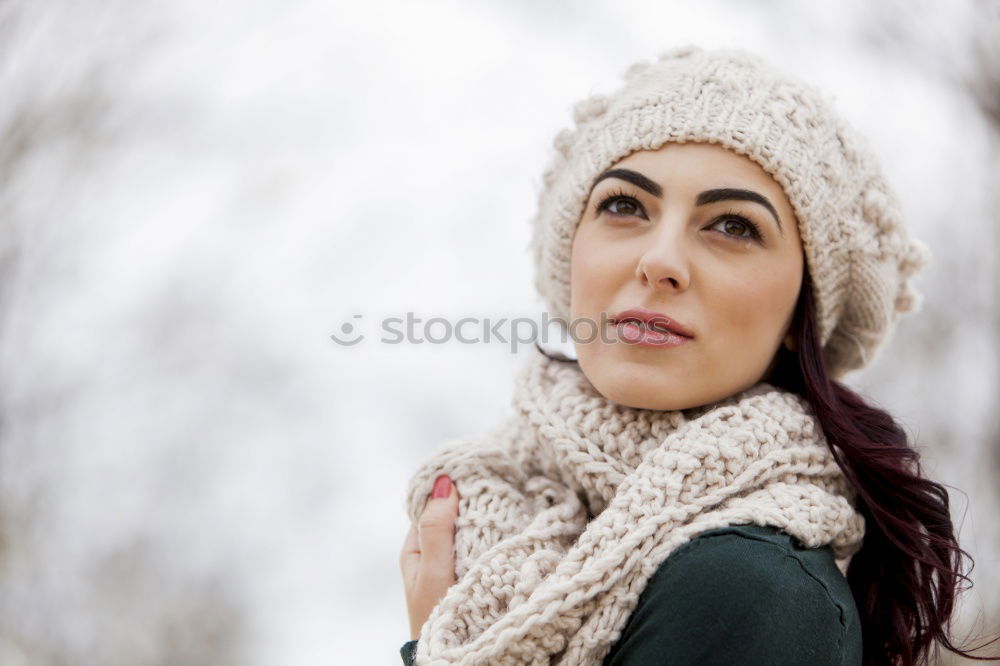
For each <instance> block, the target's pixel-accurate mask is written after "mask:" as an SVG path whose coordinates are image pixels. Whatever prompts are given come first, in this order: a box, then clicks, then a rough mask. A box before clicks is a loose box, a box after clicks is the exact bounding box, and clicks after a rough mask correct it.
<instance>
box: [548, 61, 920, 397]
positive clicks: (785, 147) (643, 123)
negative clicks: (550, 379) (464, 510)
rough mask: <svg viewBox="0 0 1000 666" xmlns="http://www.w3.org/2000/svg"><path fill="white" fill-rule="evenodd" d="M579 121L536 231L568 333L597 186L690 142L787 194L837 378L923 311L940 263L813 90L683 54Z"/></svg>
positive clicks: (631, 73) (593, 103) (556, 311)
mask: <svg viewBox="0 0 1000 666" xmlns="http://www.w3.org/2000/svg"><path fill="white" fill-rule="evenodd" d="M573 111H574V113H573V115H574V120H575V128H574V129H572V130H570V129H565V130H562V131H561V132H559V134H558V135H557V136H556V138H555V141H554V146H555V148H556V154H555V157H554V159H553V161H552V163H551V164H550V165H549V167H548V169H547V170H546V171H545V174H544V177H543V182H544V187H543V189H542V192H541V194H540V196H539V205H538V212H537V214H536V216H535V219H534V222H533V224H534V235H533V239H532V252H533V254H534V259H535V266H536V275H535V286H536V288H537V289H538V291H539V293H540V294H541V296H542V298H543V300H544V301H545V304H546V306H547V307H548V309H549V311H550V313H551V314H552V316H553V317H557V318H564V319H565V320H567V321H568V320H569V313H570V307H569V302H570V253H571V249H572V243H573V236H574V233H575V232H576V225H577V223H578V222H579V220H580V217H581V215H582V214H583V210H584V207H585V206H586V202H587V196H588V193H589V190H590V187H591V185H592V183H593V181H594V179H595V178H596V177H597V176H598V175H599V174H601V173H602V172H603V171H605V170H607V169H608V168H609V167H611V165H613V164H614V163H615V162H617V161H619V160H621V159H622V158H624V157H626V156H627V155H629V154H630V153H632V152H635V151H638V150H655V149H657V148H659V147H661V146H662V145H663V144H664V143H667V142H677V143H683V142H686V141H692V142H707V143H716V144H720V145H722V146H723V147H725V148H728V149H729V150H732V151H734V152H736V153H739V154H741V155H745V156H747V157H748V158H750V159H751V160H753V161H754V162H756V163H757V164H759V165H760V166H761V167H762V168H763V169H764V170H765V171H766V172H768V173H769V174H771V176H772V177H773V178H774V180H775V181H776V182H777V183H778V184H779V185H781V187H782V188H783V189H784V191H785V194H786V196H787V197H788V199H789V201H790V202H791V204H792V207H793V209H794V211H795V215H796V217H797V218H798V224H799V234H800V236H801V238H802V244H803V248H804V250H805V257H806V262H807V265H808V268H809V272H810V275H811V276H812V282H813V290H814V296H815V302H816V308H817V315H818V326H819V332H820V344H821V345H822V346H823V354H824V357H825V359H826V362H827V369H828V371H829V373H830V376H831V377H833V378H834V379H838V378H840V377H842V376H843V375H844V374H845V373H847V372H848V371H850V370H854V369H857V368H861V367H863V366H865V365H866V364H868V363H869V362H870V361H871V360H872V359H873V358H874V356H875V353H876V351H877V350H878V348H879V346H880V345H881V344H882V342H883V341H884V340H885V338H886V337H887V336H888V335H889V333H890V332H891V330H892V328H893V325H894V324H895V322H896V320H897V318H898V316H899V315H900V314H902V313H904V312H916V311H918V310H919V309H920V306H921V303H922V300H923V299H922V295H921V294H920V293H919V292H918V291H917V290H915V289H914V287H913V285H912V284H911V283H910V281H909V278H910V277H911V276H912V275H913V274H914V273H916V272H917V271H918V270H919V269H920V268H922V267H923V266H924V265H926V264H927V263H928V261H929V260H930V258H931V255H930V252H929V250H928V249H927V247H926V246H925V245H924V244H923V243H922V242H920V241H919V240H916V239H910V238H909V236H908V234H907V232H906V228H905V227H904V225H903V220H902V216H901V213H900V206H899V202H898V200H897V198H896V195H895V194H894V193H893V191H892V190H891V188H890V187H889V185H888V183H887V182H886V180H885V176H884V175H883V173H882V171H881V168H880V166H879V164H878V162H877V160H876V158H875V157H874V155H873V154H872V152H871V150H870V149H869V147H868V145H867V143H866V142H865V141H864V139H863V138H862V137H861V136H859V135H857V134H856V133H855V132H854V131H853V130H852V129H851V128H850V127H848V126H847V125H846V124H845V123H844V121H843V120H842V119H841V118H840V117H839V116H838V115H837V114H836V113H835V112H834V110H833V109H832V104H831V103H830V102H827V101H825V100H824V98H823V96H822V94H821V93H820V92H819V91H818V90H816V89H815V88H813V87H811V86H809V85H806V84H804V83H802V82H800V81H798V80H796V79H793V78H790V77H789V76H787V75H785V74H782V73H780V72H778V71H776V70H774V69H772V68H771V67H769V66H768V65H767V64H765V63H764V62H763V61H762V60H761V59H760V58H759V57H757V56H755V55H752V54H750V53H747V52H744V51H740V50H715V51H707V50H704V49H702V48H699V47H696V46H686V47H682V48H676V49H671V50H668V51H666V52H664V53H663V54H661V55H660V56H659V58H658V60H656V61H655V62H639V63H636V64H634V65H632V66H631V67H629V69H628V71H626V73H625V84H624V86H623V87H622V88H620V89H619V90H618V91H617V92H615V93H614V94H613V95H610V96H608V95H601V94H597V95H593V96H591V97H589V98H588V99H586V100H584V101H582V102H580V103H578V104H577V105H576V106H575V107H574V109H573Z"/></svg>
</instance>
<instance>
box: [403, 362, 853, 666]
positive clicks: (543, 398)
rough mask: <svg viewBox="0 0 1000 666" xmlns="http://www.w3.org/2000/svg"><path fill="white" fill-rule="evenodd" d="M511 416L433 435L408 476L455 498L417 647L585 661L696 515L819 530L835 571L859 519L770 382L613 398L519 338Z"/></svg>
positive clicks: (843, 486)
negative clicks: (702, 393)
mask: <svg viewBox="0 0 1000 666" xmlns="http://www.w3.org/2000/svg"><path fill="white" fill-rule="evenodd" d="M513 406H514V410H515V415H514V416H513V417H511V418H509V419H508V420H506V421H505V422H503V423H501V424H500V425H499V426H498V427H495V428H494V429H492V430H491V431H490V432H488V433H487V434H485V435H483V436H482V437H477V438H463V439H458V440H450V441H448V442H445V443H444V444H442V445H441V446H440V447H439V448H438V449H437V451H436V453H435V454H434V455H433V456H432V457H431V459H430V460H429V461H427V462H426V463H425V464H424V465H423V466H422V467H421V468H420V470H419V471H418V472H417V473H416V474H415V475H414V477H413V478H412V479H411V481H410V484H409V488H408V491H407V493H408V494H407V509H408V513H409V516H410V518H411V519H412V520H417V518H418V517H419V515H420V514H421V512H422V511H423V508H424V504H425V502H426V501H427V497H428V494H429V493H430V490H431V486H432V484H433V483H434V479H435V478H436V477H437V475H439V474H443V473H446V474H449V475H450V476H451V478H452V479H453V480H454V482H455V485H456V487H457V489H458V492H459V495H460V497H461V499H460V502H459V516H458V521H457V525H456V532H455V553H456V575H457V577H458V582H457V583H456V584H455V585H453V586H452V587H451V588H450V589H449V590H448V593H447V594H446V595H445V597H444V598H443V599H442V600H441V602H440V603H439V604H438V605H437V606H436V607H435V609H434V611H433V612H432V613H431V615H430V617H429V618H428V620H427V622H426V623H425V624H424V626H423V629H422V631H421V633H420V637H419V642H418V643H417V653H416V662H417V664H420V665H421V666H423V665H432V664H434V665H437V664H562V665H576V664H599V663H600V662H601V660H602V659H603V658H604V655H605V654H607V652H608V651H609V650H610V648H611V646H612V645H613V644H614V642H615V641H616V640H617V638H618V637H619V635H620V634H621V630H622V629H623V627H624V625H625V622H626V621H627V620H628V617H629V615H630V613H631V611H632V610H633V608H635V605H636V602H637V601H638V596H639V594H640V593H641V592H642V590H643V588H644V587H645V585H646V582H647V581H648V580H649V577H650V576H651V575H652V574H653V572H654V571H655V570H656V568H657V566H658V565H659V564H660V563H661V562H662V561H663V560H664V559H665V558H666V557H667V556H668V555H669V554H670V553H671V552H672V551H673V550H674V549H675V548H677V547H678V546H680V545H681V544H683V543H685V542H687V541H689V540H690V539H691V538H693V537H694V536H696V535H697V534H699V533H701V532H705V531H706V530H710V529H714V528H718V527H723V526H725V525H732V524H758V525H773V526H775V527H778V528H781V529H782V530H784V531H785V532H787V533H789V534H791V535H793V536H795V537H797V538H798V539H799V541H801V542H802V543H803V544H804V545H806V546H808V547H819V546H823V545H826V544H829V545H831V546H832V548H833V550H834V555H835V556H836V558H837V564H838V565H839V566H840V567H841V571H845V570H846V566H847V562H848V560H849V558H850V556H851V555H852V554H853V553H855V552H856V551H857V550H858V549H859V548H860V546H861V540H862V537H863V536H864V520H863V518H862V517H861V515H860V514H859V513H857V512H856V511H855V510H854V508H853V506H852V504H853V499H854V495H853V493H852V491H851V490H850V488H849V486H848V483H847V481H846V479H845V478H844V477H843V475H842V473H841V471H840V468H839V467H838V466H837V464H836V462H835V461H834V460H833V457H832V455H831V454H830V451H829V448H828V447H827V445H826V440H825V438H824V436H823V433H822V432H821V430H820V428H819V426H818V423H817V422H816V421H815V420H814V417H813V416H812V415H811V410H810V408H809V406H808V403H806V402H805V401H804V400H803V399H801V398H799V397H798V396H796V395H794V394H792V393H789V392H787V391H784V390H781V389H778V388H775V387H774V386H772V385H770V384H767V383H760V384H757V385H756V386H754V387H752V388H750V389H748V390H746V391H744V392H742V393H739V394H737V395H735V396H732V397H730V398H728V399H726V400H723V401H721V402H718V403H716V404H713V405H709V406H702V407H697V408H694V409H689V410H683V411H655V410H645V409H634V408H628V407H623V406H621V405H618V404H615V403H613V402H611V401H610V400H608V399H606V398H604V397H603V396H602V395H601V394H600V393H598V392H597V390H596V389H595V388H594V387H593V385H592V384H590V382H589V381H588V380H587V379H586V377H585V376H584V375H583V373H582V372H581V371H580V369H579V367H578V366H577V364H575V363H567V362H562V361H557V360H553V359H550V358H548V357H547V356H545V355H544V354H542V353H541V352H539V351H538V350H537V349H534V348H532V350H531V352H529V358H528V359H527V362H526V363H525V365H524V366H523V367H522V369H521V370H520V372H519V374H518V377H517V381H516V387H515V393H514V399H513Z"/></svg>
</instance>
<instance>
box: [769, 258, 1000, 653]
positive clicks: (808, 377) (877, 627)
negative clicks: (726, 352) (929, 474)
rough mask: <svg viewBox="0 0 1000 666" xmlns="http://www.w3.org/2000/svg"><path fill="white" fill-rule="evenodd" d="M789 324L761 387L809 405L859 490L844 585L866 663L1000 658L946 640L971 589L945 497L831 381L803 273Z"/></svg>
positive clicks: (852, 396)
mask: <svg viewBox="0 0 1000 666" xmlns="http://www.w3.org/2000/svg"><path fill="white" fill-rule="evenodd" d="M792 326H793V335H794V336H795V341H796V348H795V351H794V352H793V351H789V350H787V349H786V348H785V347H784V346H782V347H781V349H780V350H779V352H778V354H779V356H778V358H777V359H776V363H775V366H774V369H773V371H772V373H771V374H770V375H769V376H768V377H767V381H768V383H770V384H773V385H775V386H781V387H782V388H786V389H788V390H791V391H794V392H795V393H797V394H799V395H801V396H802V397H803V398H805V399H806V400H807V401H808V402H809V404H810V405H811V406H812V409H813V411H814V412H815V414H816V417H817V419H818V420H819V423H820V425H821V426H822V429H823V433H824V434H825V435H826V438H827V442H828V444H829V445H830V449H831V451H832V452H833V456H834V458H835V459H836V461H837V464H838V465H840V468H841V469H842V470H843V472H844V474H845V476H846V477H847V478H848V480H849V481H850V482H851V483H852V485H853V486H854V488H855V489H856V491H857V507H856V508H857V510H858V511H859V512H860V513H861V514H862V515H863V516H864V518H865V537H864V542H863V545H862V547H861V550H859V551H858V552H857V553H855V554H854V556H853V557H852V558H851V563H850V566H849V567H848V570H847V581H848V583H849V585H850V587H851V592H852V593H853V595H854V600H855V602H856V604H857V607H858V612H859V613H860V616H861V628H862V640H863V641H864V663H865V664H866V665H867V664H893V665H895V664H904V665H909V664H916V663H919V662H920V661H923V660H927V661H929V660H930V657H931V655H932V654H933V655H934V656H937V655H938V653H939V651H940V647H939V645H938V644H940V645H943V646H944V647H946V648H947V649H948V650H951V651H952V652H954V653H956V654H961V655H963V656H965V657H968V658H972V659H982V660H989V661H992V660H993V659H998V658H990V657H977V656H973V655H971V654H968V652H967V651H966V650H962V649H960V648H957V647H955V646H954V645H953V644H952V643H951V641H950V639H949V637H948V634H949V633H950V632H951V616H952V612H953V610H954V608H955V601H956V598H957V597H958V596H959V595H960V594H961V593H962V592H964V591H966V590H968V589H970V588H971V587H972V581H971V580H970V579H969V577H968V575H967V573H969V572H971V571H972V566H973V565H974V562H973V560H972V557H971V556H970V555H969V554H968V553H967V552H965V551H964V550H962V549H961V548H960V547H959V545H958V541H957V539H956V537H955V530H954V526H953V525H952V521H951V514H950V512H949V503H948V491H947V489H946V487H945V486H944V485H942V484H940V483H935V482H934V481H931V480H929V479H927V478H924V477H923V475H922V474H921V469H920V455H919V453H918V452H917V451H916V450H915V449H913V448H912V447H911V446H910V445H909V443H908V441H907V436H906V433H905V432H904V431H903V429H902V428H901V427H900V426H899V424H897V423H896V421H895V420H894V419H893V418H892V416H890V415H889V414H888V413H887V412H885V411H884V410H881V409H879V408H877V407H874V406H872V405H870V404H868V403H867V402H866V401H865V400H864V398H862V397H861V396H860V395H858V394H857V393H855V392H854V391H852V390H851V389H850V388H848V387H847V386H845V385H844V384H841V383H839V382H837V381H835V380H832V379H830V377H829V376H828V375H827V367H826V363H825V361H824V358H823V355H822V351H821V349H820V345H819V332H818V330H817V326H816V310H815V305H814V301H813V293H812V285H811V280H810V277H809V273H808V270H806V272H805V275H804V278H803V283H802V289H801V290H800V293H799V300H798V303H797V305H796V308H795V316H794V319H793V323H792ZM965 559H968V561H969V569H968V571H967V572H966V571H965V570H963V562H964V560H965ZM996 640H998V639H994V640H993V641H990V642H989V643H986V644H985V645H989V644H991V643H993V642H995V641H996ZM982 647H984V646H978V647H976V648H970V650H977V649H980V648H982Z"/></svg>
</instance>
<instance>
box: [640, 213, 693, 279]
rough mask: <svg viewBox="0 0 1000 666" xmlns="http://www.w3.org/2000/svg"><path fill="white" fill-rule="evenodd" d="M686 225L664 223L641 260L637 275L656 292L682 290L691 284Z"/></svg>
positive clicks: (677, 222)
mask: <svg viewBox="0 0 1000 666" xmlns="http://www.w3.org/2000/svg"><path fill="white" fill-rule="evenodd" d="M684 227H685V223H683V222H680V221H674V222H667V221H665V220H664V221H661V222H660V225H659V227H658V229H657V231H656V233H655V234H652V235H651V236H650V245H649V247H648V248H646V251H645V252H643V253H642V255H641V256H640V257H639V262H638V265H637V266H636V271H635V276H636V277H637V278H638V279H639V281H640V282H642V283H643V284H648V285H650V286H652V287H654V288H655V289H664V290H668V291H683V290H684V289H687V287H688V283H689V282H690V279H691V275H690V268H689V265H688V256H687V249H686V246H685V240H684V231H683V229H684Z"/></svg>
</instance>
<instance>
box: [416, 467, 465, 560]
mask: <svg viewBox="0 0 1000 666" xmlns="http://www.w3.org/2000/svg"><path fill="white" fill-rule="evenodd" d="M457 517H458V492H457V491H456V490H455V484H453V483H452V482H451V479H450V478H448V477H447V476H441V477H438V479H437V481H436V482H435V483H434V492H433V493H432V494H431V498H430V499H429V500H427V506H426V507H425V508H424V512H423V513H422V514H421V515H420V520H419V522H418V525H417V533H418V534H417V536H418V538H419V553H420V575H421V577H428V576H431V577H433V578H435V579H441V578H445V579H448V580H453V579H454V577H455V519H456V518H457Z"/></svg>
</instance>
